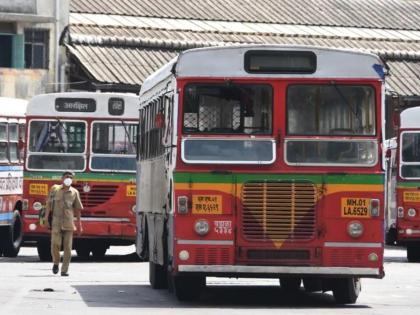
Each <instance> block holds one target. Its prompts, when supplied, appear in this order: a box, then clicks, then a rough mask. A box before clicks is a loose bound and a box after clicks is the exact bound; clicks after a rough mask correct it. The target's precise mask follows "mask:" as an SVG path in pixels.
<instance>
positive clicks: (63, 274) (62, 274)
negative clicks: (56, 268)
mask: <svg viewBox="0 0 420 315" xmlns="http://www.w3.org/2000/svg"><path fill="white" fill-rule="evenodd" d="M61 276H62V277H68V276H69V273H68V272H62V273H61Z"/></svg>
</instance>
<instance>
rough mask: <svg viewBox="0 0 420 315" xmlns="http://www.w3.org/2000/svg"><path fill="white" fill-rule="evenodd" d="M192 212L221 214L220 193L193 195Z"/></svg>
mask: <svg viewBox="0 0 420 315" xmlns="http://www.w3.org/2000/svg"><path fill="white" fill-rule="evenodd" d="M192 213H195V214H221V213H222V196H220V195H193V196H192Z"/></svg>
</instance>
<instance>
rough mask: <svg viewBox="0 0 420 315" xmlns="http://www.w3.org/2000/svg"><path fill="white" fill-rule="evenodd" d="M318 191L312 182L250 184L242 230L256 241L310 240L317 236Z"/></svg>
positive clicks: (245, 194)
mask: <svg viewBox="0 0 420 315" xmlns="http://www.w3.org/2000/svg"><path fill="white" fill-rule="evenodd" d="M315 204H316V188H315V186H314V185H313V184H312V183H310V182H296V181H290V182H282V181H276V182H268V181H267V182H248V183H245V185H244V187H243V190H242V209H243V210H242V226H243V233H244V236H245V238H246V239H248V240H252V241H268V240H272V241H284V240H308V239H311V238H313V236H314V232H315V220H316V216H315Z"/></svg>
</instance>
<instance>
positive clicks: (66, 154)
mask: <svg viewBox="0 0 420 315" xmlns="http://www.w3.org/2000/svg"><path fill="white" fill-rule="evenodd" d="M29 128H30V129H29V145H28V149H29V150H28V168H30V169H44V170H63V169H72V170H84V168H85V156H84V152H85V150H86V139H85V138H86V137H85V134H86V123H84V122H79V121H31V122H30V125H29Z"/></svg>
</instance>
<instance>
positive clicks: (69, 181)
mask: <svg viewBox="0 0 420 315" xmlns="http://www.w3.org/2000/svg"><path fill="white" fill-rule="evenodd" d="M72 182H73V180H72V179H71V178H69V177H67V178H65V179H64V181H63V183H64V185H66V186H67V187H68V186H70V185H71V183H72Z"/></svg>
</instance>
